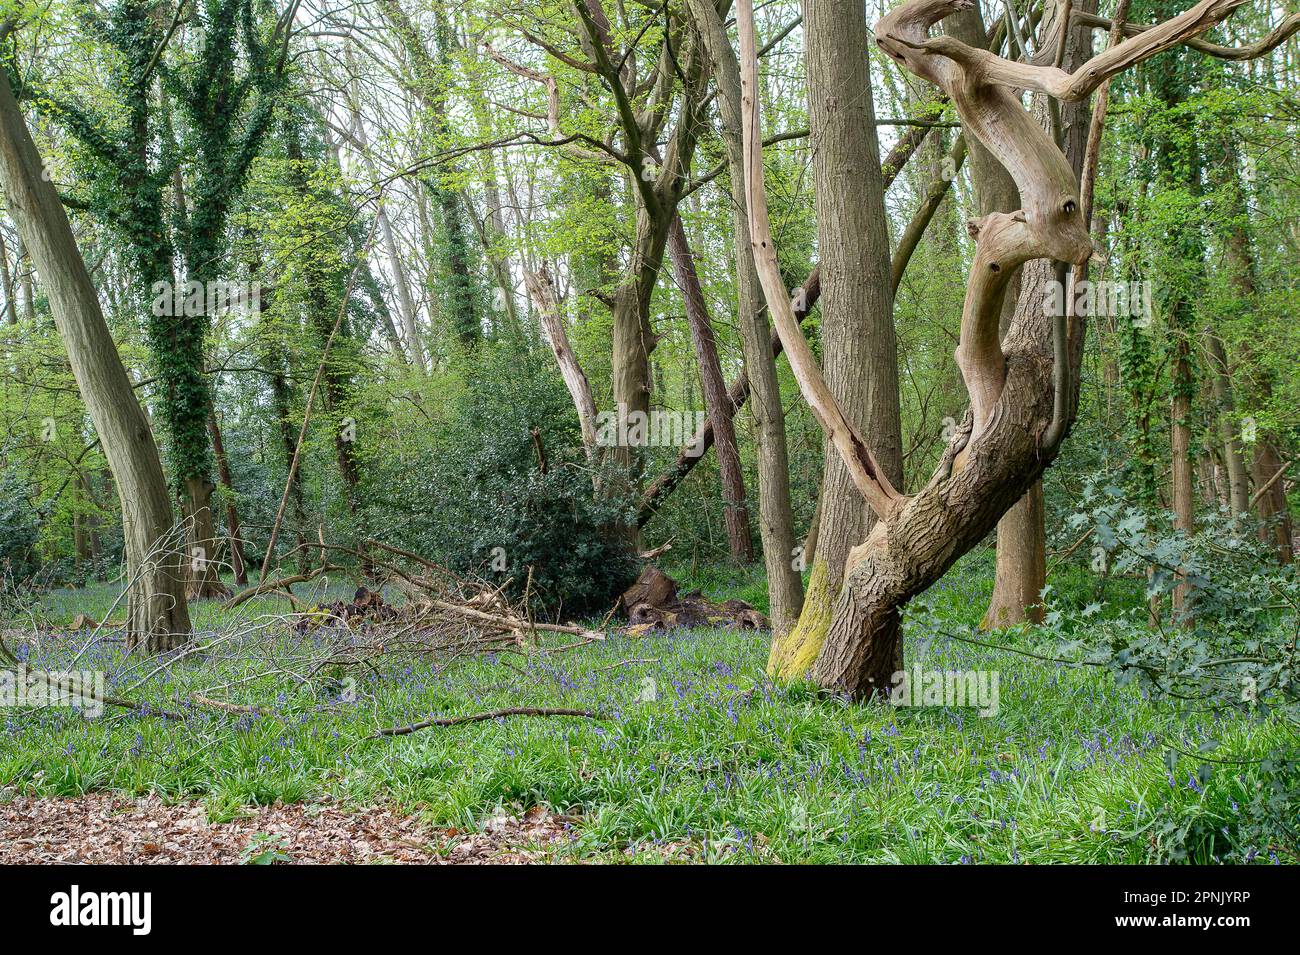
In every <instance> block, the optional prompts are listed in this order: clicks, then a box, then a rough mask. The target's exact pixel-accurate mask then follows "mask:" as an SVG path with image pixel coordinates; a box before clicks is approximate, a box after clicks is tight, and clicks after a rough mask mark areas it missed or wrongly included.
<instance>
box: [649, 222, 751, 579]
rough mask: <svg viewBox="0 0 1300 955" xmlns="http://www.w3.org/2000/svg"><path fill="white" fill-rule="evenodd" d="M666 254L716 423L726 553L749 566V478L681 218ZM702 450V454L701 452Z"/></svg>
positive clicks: (710, 413)
mask: <svg viewBox="0 0 1300 955" xmlns="http://www.w3.org/2000/svg"><path fill="white" fill-rule="evenodd" d="M668 253H669V255H670V256H671V258H672V262H673V271H674V272H675V273H676V275H677V284H678V285H679V286H680V287H681V292H682V298H683V300H684V301H685V302H686V321H687V323H688V324H689V325H690V329H691V341H692V343H693V344H694V345H695V355H696V358H697V359H698V361H699V366H700V386H701V388H702V389H703V391H704V404H705V408H706V409H707V412H708V416H709V420H710V421H711V422H713V440H714V444H715V446H716V447H717V451H718V474H719V477H720V478H721V481H722V503H723V507H724V508H725V521H726V528H727V549H728V551H729V552H730V554H731V559H732V560H734V561H736V563H738V564H748V563H750V562H751V561H753V559H754V544H753V540H752V538H751V537H750V534H749V508H748V506H747V505H746V503H745V478H744V474H743V473H742V472H741V469H740V450H739V448H738V447H737V445H736V429H735V427H734V425H733V423H732V419H731V415H732V407H731V401H730V399H729V398H728V396H727V384H726V382H725V381H724V380H723V378H722V364H721V363H720V362H719V360H718V343H717V340H716V339H715V338H714V336H713V325H712V323H711V322H710V321H709V311H708V306H707V305H706V304H705V301H704V290H703V289H702V288H700V278H699V276H698V275H697V274H696V272H695V259H694V257H693V256H692V255H691V248H690V245H689V244H688V243H687V240H686V229H685V228H684V227H683V225H682V218H681V216H680V215H674V216H673V221H672V225H670V226H669V232H668ZM700 451H701V453H703V449H700Z"/></svg>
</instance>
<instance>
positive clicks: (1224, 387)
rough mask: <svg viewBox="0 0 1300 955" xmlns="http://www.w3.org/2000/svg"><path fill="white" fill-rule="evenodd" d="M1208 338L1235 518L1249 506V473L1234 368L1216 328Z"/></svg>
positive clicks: (1217, 413)
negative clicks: (1235, 389)
mask: <svg viewBox="0 0 1300 955" xmlns="http://www.w3.org/2000/svg"><path fill="white" fill-rule="evenodd" d="M1205 340H1206V345H1207V346H1208V351H1209V354H1210V363H1211V366H1212V367H1211V368H1210V374H1211V382H1210V384H1211V387H1212V389H1213V395H1214V401H1215V404H1216V405H1217V406H1218V407H1217V408H1216V415H1215V419H1216V420H1217V421H1218V425H1219V441H1220V444H1221V447H1222V453H1223V465H1224V470H1225V471H1227V473H1228V508H1229V511H1230V512H1231V514H1232V516H1233V518H1238V517H1240V516H1241V515H1242V514H1245V513H1246V511H1247V510H1249V509H1250V477H1249V475H1248V474H1247V472H1246V457H1245V454H1244V453H1243V451H1242V446H1241V432H1240V431H1239V430H1238V429H1237V414H1236V402H1235V401H1234V400H1233V395H1232V371H1231V368H1230V367H1229V365H1228V355H1227V351H1226V350H1225V349H1224V347H1223V339H1222V338H1220V337H1219V336H1218V334H1216V333H1215V332H1214V330H1213V329H1206V333H1205Z"/></svg>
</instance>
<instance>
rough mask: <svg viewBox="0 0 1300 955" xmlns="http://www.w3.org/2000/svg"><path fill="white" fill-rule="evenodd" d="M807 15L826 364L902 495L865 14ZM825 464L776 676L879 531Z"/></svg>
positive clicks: (827, 455)
mask: <svg viewBox="0 0 1300 955" xmlns="http://www.w3.org/2000/svg"><path fill="white" fill-rule="evenodd" d="M803 11H804V23H803V29H804V47H805V58H806V61H807V69H808V117H809V126H810V128H811V131H812V146H813V172H814V177H815V187H816V189H815V191H816V200H817V202H816V205H817V247H818V252H819V254H820V261H819V265H820V267H821V281H822V355H823V358H822V367H823V369H824V372H825V378H826V384H827V385H828V386H829V388H830V392H831V395H832V397H833V398H834V400H835V401H836V402H837V403H838V405H839V406H840V408H842V409H843V411H844V413H845V415H846V416H847V418H848V420H849V422H850V423H851V424H852V425H853V426H854V427H856V428H857V429H858V430H859V431H860V432H862V433H864V434H869V435H870V436H871V447H872V451H874V452H875V455H876V458H877V460H878V461H879V463H880V466H881V468H882V469H883V471H884V474H885V476H886V477H887V478H888V480H889V481H890V482H891V483H892V484H893V485H894V486H896V487H901V486H902V484H903V439H902V423H901V417H900V411H899V396H898V344H897V340H896V338H895V334H894V321H893V294H892V287H893V286H892V282H891V278H890V274H891V268H890V256H889V232H888V226H887V223H888V219H887V218H886V215H885V200H884V181H883V177H882V175H881V170H880V147H879V143H878V142H877V138H876V115H875V107H874V104H873V102H872V97H871V74H870V69H869V59H868V58H867V57H865V56H863V55H862V53H861V51H863V50H865V49H867V48H868V45H869V44H868V36H869V34H868V31H867V22H866V11H865V8H864V7H862V6H860V5H857V4H846V3H836V2H833V0H805V2H804V4H803ZM850 90H852V91H853V93H852V95H849V94H848V92H847V91H850ZM823 455H824V466H823V476H822V489H821V502H820V508H821V526H820V530H819V531H818V535H817V555H816V559H815V560H814V562H813V566H812V577H811V579H810V581H809V594H808V597H807V600H806V601H805V605H804V609H803V613H802V614H801V615H800V619H799V624H798V626H797V627H795V628H794V630H793V631H791V633H790V635H789V638H788V639H787V640H786V641H784V643H783V646H782V647H781V649H780V650H779V651H778V650H776V649H775V648H774V650H773V660H772V662H770V663H769V671H770V672H773V673H777V672H781V671H782V668H783V666H784V663H783V661H785V660H788V659H791V658H797V657H798V656H799V655H800V648H801V647H803V646H807V645H809V644H810V643H812V642H820V640H821V637H822V635H824V634H825V632H826V629H827V627H828V626H829V625H830V618H829V616H828V614H827V609H828V608H829V606H830V605H831V604H833V603H834V598H835V595H836V594H837V593H839V590H840V587H841V585H842V583H843V581H844V571H845V565H846V561H847V559H848V555H849V551H850V550H851V549H852V548H853V547H855V546H856V545H858V544H860V543H861V542H862V541H864V540H866V538H867V535H868V533H869V532H870V530H871V527H872V525H873V524H874V523H875V520H874V515H873V514H872V513H871V510H870V508H868V506H867V504H866V502H865V501H864V500H863V498H862V495H861V493H860V492H859V491H858V490H857V489H856V487H855V486H854V482H853V479H852V477H851V476H850V475H849V471H848V469H847V468H846V466H845V464H844V462H843V461H842V460H841V459H840V456H839V453H838V452H837V451H836V449H835V447H834V446H833V445H832V443H831V442H830V441H829V440H827V441H826V442H825V446H824V451H823ZM822 565H824V566H825V571H824V572H823V571H822V570H821V567H822ZM814 587H826V588H828V594H827V595H826V596H825V597H822V596H821V595H817V594H814V593H813V588H814Z"/></svg>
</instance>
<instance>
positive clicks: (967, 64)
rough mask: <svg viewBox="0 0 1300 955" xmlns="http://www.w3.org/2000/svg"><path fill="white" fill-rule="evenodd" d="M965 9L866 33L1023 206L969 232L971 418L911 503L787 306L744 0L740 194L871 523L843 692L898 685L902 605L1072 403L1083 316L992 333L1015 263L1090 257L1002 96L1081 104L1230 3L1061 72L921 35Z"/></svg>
mask: <svg viewBox="0 0 1300 955" xmlns="http://www.w3.org/2000/svg"><path fill="white" fill-rule="evenodd" d="M969 2H970V0H905V2H904V3H903V4H902V5H900V6H899V7H897V8H896V9H894V10H893V11H892V12H891V13H890V14H889V15H887V16H886V17H885V18H884V19H882V20H881V21H880V22H879V23H878V24H877V26H876V43H877V45H878V46H879V47H880V48H881V49H882V50H883V51H884V52H885V53H887V54H888V55H889V56H891V57H892V58H894V59H895V60H896V61H898V62H899V63H900V64H902V65H903V66H905V67H906V68H907V69H908V70H909V71H911V72H912V73H914V74H916V75H917V76H920V77H922V78H923V79H925V80H927V81H929V82H931V83H933V84H935V85H937V86H939V87H940V88H942V89H943V90H944V91H945V92H946V93H947V94H948V95H949V96H950V97H951V98H952V100H953V102H954V103H955V104H956V106H957V111H958V114H959V115H960V117H961V120H962V125H963V128H964V132H965V133H966V134H967V135H968V136H972V137H974V138H975V139H978V140H979V141H980V142H982V143H983V144H984V145H985V146H986V147H988V148H989V150H990V151H991V152H993V154H994V155H995V156H996V157H997V159H998V161H999V162H1001V163H1002V164H1003V165H1004V166H1005V167H1006V168H1007V170H1008V172H1010V173H1011V175H1012V178H1013V179H1014V180H1015V182H1016V185H1017V187H1018V188H1019V190H1020V194H1021V199H1022V210H1021V211H1020V212H1017V213H1014V214H1010V215H1008V214H1005V213H993V214H990V215H987V216H983V217H981V218H979V219H976V220H974V221H972V222H971V223H970V224H969V225H968V228H969V230H970V232H971V235H972V237H974V238H975V240H976V253H975V258H974V262H973V264H972V268H971V275H970V280H969V283H968V286H967V296H966V302H965V305H964V306H963V309H962V325H961V339H960V345H959V346H958V349H957V364H958V367H959V368H960V370H961V372H962V377H963V379H964V381H965V383H966V388H967V391H968V393H969V395H970V399H971V408H970V413H969V414H968V415H967V418H966V421H965V422H963V427H962V428H961V429H959V432H958V434H956V435H954V438H955V440H954V442H953V443H952V444H950V445H949V447H948V449H947V451H946V452H945V454H944V457H943V459H942V461H941V463H940V466H939V468H938V469H937V470H936V472H935V474H934V475H933V476H932V477H931V478H930V480H929V482H928V483H927V484H926V486H925V487H924V488H923V489H922V490H921V491H919V492H918V493H916V494H914V495H910V496H909V495H905V494H902V493H900V492H899V491H898V490H897V489H896V488H895V486H894V484H893V482H892V481H891V480H890V479H889V478H888V476H887V475H886V474H885V471H884V468H883V466H882V465H881V464H880V462H879V460H878V459H877V458H876V456H875V454H874V453H873V452H872V449H871V447H870V446H869V445H868V443H867V442H866V440H865V439H864V438H863V436H862V435H861V434H860V433H858V431H857V430H856V428H855V427H854V425H853V423H852V422H851V420H850V419H849V417H848V416H847V415H846V413H845V412H844V410H843V409H842V408H840V407H839V406H838V404H837V403H836V401H835V398H834V396H833V395H832V393H831V390H830V388H829V386H828V385H827V383H826V380H825V378H824V377H823V376H822V374H821V370H820V368H818V367H817V363H816V360H815V359H814V358H813V354H812V350H811V348H810V347H809V346H808V343H807V341H806V340H805V339H804V338H803V335H802V333H801V332H800V330H799V326H798V323H797V322H796V321H795V319H794V315H793V311H792V309H791V307H790V303H789V302H788V301H786V300H785V295H786V291H785V289H784V287H783V283H782V279H781V273H780V267H779V266H778V264H777V256H776V248H775V244H774V240H773V236H772V229H771V223H770V220H769V218H768V213H767V199H766V194H765V191H764V186H763V164H762V151H761V143H762V123H761V119H760V112H759V99H758V96H757V86H758V57H757V51H756V43H755V38H754V16H753V4H752V0H740V3H739V10H738V17H737V22H738V26H739V33H740V45H741V60H742V63H743V74H742V76H743V83H744V86H743V102H744V110H745V123H744V129H745V157H746V160H745V191H746V198H747V205H748V209H749V215H750V228H751V233H752V241H753V249H754V257H755V262H756V264H757V266H758V271H759V277H760V279H761V280H762V283H763V292H764V295H765V296H766V298H767V302H768V307H769V309H771V311H772V314H773V317H774V319H775V320H776V326H777V329H778V330H779V332H780V334H781V338H782V341H784V342H785V345H786V353H787V355H789V357H790V365H791V368H792V370H793V371H794V373H795V377H796V379H797V380H798V382H799V387H800V391H801V392H802V394H803V396H804V398H805V400H806V401H807V402H808V404H809V406H810V409H811V410H812V412H813V414H814V415H815V417H816V418H817V421H818V423H819V424H820V425H821V427H822V429H823V430H824V431H825V432H826V434H827V435H829V436H830V438H831V439H832V441H833V442H834V444H835V447H836V449H837V450H838V451H839V453H840V456H841V458H842V460H843V461H844V463H845V465H846V467H847V469H848V470H849V472H850V476H851V477H852V479H853V482H854V486H855V487H857V488H858V490H859V492H860V493H861V494H862V496H863V497H864V498H865V499H866V501H867V503H868V504H869V505H870V507H871V509H872V510H873V511H874V512H875V514H876V516H877V517H878V518H879V520H878V521H877V523H876V525H875V527H874V528H873V529H872V532H871V535H870V537H869V538H868V539H867V541H866V542H865V543H864V544H863V545H862V546H861V547H859V548H855V550H854V552H853V553H852V554H851V555H850V557H849V560H848V561H847V566H848V567H849V568H850V569H849V571H848V575H847V577H846V580H845V585H844V587H843V589H842V590H841V592H840V596H839V600H838V602H837V603H836V606H835V610H834V612H833V616H832V622H831V626H830V628H829V630H828V633H827V635H826V639H825V642H824V644H823V645H822V646H821V647H819V648H817V650H816V652H815V653H814V654H812V655H813V656H815V658H816V663H815V665H814V668H813V676H814V679H815V680H816V682H817V683H818V684H820V685H821V686H822V687H823V688H826V689H828V690H831V691H834V692H838V693H844V694H846V695H848V696H851V697H864V696H868V695H871V694H874V693H877V692H883V691H885V690H886V689H887V688H888V687H889V686H890V685H891V684H892V678H893V675H894V673H895V672H896V670H897V668H898V664H899V663H900V661H901V644H900V640H899V612H900V610H901V608H902V606H903V605H904V604H905V603H906V602H907V600H909V599H910V598H911V597H912V596H914V595H915V594H917V593H919V592H921V591H922V590H924V589H925V588H926V587H928V586H930V584H932V583H933V582H934V581H935V580H937V579H938V578H939V577H940V576H941V575H942V574H943V572H944V571H945V570H946V569H947V568H948V567H950V566H952V564H953V563H954V562H955V561H956V560H957V559H958V558H959V557H960V556H961V555H962V554H963V553H965V552H966V551H967V550H969V549H970V548H971V547H974V546H975V545H976V544H977V543H978V542H979V541H980V540H981V539H982V538H983V537H984V535H985V534H987V533H988V532H989V531H990V530H992V528H993V527H994V525H995V524H996V523H997V521H998V520H999V519H1000V518H1001V517H1002V516H1003V514H1005V512H1006V511H1007V509H1008V508H1010V507H1011V505H1012V504H1013V503H1015V501H1016V500H1017V499H1019V498H1020V497H1021V496H1022V495H1023V494H1024V493H1025V492H1026V491H1027V490H1028V489H1029V487H1030V485H1032V484H1033V482H1034V481H1036V480H1037V479H1038V478H1039V477H1040V475H1041V474H1042V471H1043V469H1044V468H1045V467H1047V466H1048V465H1049V464H1050V463H1051V461H1052V460H1053V459H1054V457H1055V455H1056V454H1057V453H1058V451H1059V449H1060V446H1061V443H1062V441H1063V440H1064V439H1065V437H1066V435H1067V434H1068V432H1069V428H1070V425H1071V424H1072V422H1073V421H1074V418H1075V415H1076V413H1077V410H1078V400H1079V370H1080V367H1081V364H1082V357H1083V339H1084V330H1085V329H1084V325H1085V323H1084V317H1083V316H1075V317H1072V316H1070V315H1069V311H1068V310H1061V312H1062V314H1057V315H1053V316H1050V317H1049V316H1047V315H1044V314H1042V312H1043V310H1041V309H1040V310H1038V312H1037V314H1032V315H1030V316H1028V317H1026V318H1025V319H1024V320H1021V319H1020V317H1019V315H1018V316H1017V318H1016V319H1015V320H1013V322H1012V326H1011V328H1010V329H1009V330H1008V332H1007V334H1006V336H1005V337H1003V336H1001V335H1000V334H999V318H1000V313H1001V310H1002V303H1003V300H1004V296H1005V295H1006V293H1007V288H1008V285H1009V280H1010V279H1011V277H1012V276H1013V275H1014V273H1015V271H1016V270H1017V269H1018V268H1019V267H1020V266H1022V265H1023V264H1024V263H1026V262H1028V261H1031V260H1034V259H1042V258H1048V259H1052V260H1054V261H1055V262H1057V263H1059V265H1058V267H1057V268H1056V269H1055V271H1056V272H1057V274H1064V271H1065V269H1066V268H1068V266H1071V265H1072V266H1074V268H1075V269H1078V268H1080V267H1081V266H1082V265H1083V263H1085V262H1087V260H1088V259H1089V257H1090V256H1091V255H1092V240H1091V238H1090V236H1089V233H1088V228H1087V225H1086V223H1085V221H1084V215H1083V213H1082V211H1081V208H1080V196H1079V183H1078V179H1077V176H1076V175H1075V173H1074V170H1073V169H1071V168H1070V165H1069V163H1068V162H1067V161H1066V159H1065V156H1064V155H1063V154H1062V153H1061V151H1060V150H1059V149H1058V148H1057V146H1056V144H1055V143H1053V142H1052V140H1051V139H1050V138H1049V137H1048V136H1047V134H1046V133H1045V132H1044V131H1043V129H1042V127H1041V126H1040V125H1039V124H1038V123H1037V122H1036V121H1035V120H1034V118H1033V117H1032V116H1031V115H1030V114H1029V113H1028V112H1027V111H1026V110H1025V108H1024V106H1023V105H1022V103H1021V101H1020V100H1019V98H1018V96H1017V95H1016V94H1013V93H1012V92H1011V90H1012V89H1015V90H1017V91H1018V90H1021V89H1027V90H1031V91H1034V92H1041V93H1044V94H1048V95H1051V96H1053V97H1055V98H1057V99H1059V100H1061V101H1064V102H1074V101H1079V100H1082V99H1084V98H1086V97H1087V96H1088V95H1089V94H1090V93H1091V92H1092V91H1093V90H1095V89H1096V88H1097V86H1098V85H1100V84H1101V83H1104V82H1106V81H1107V80H1108V79H1109V78H1110V77H1111V76H1113V75H1115V74H1116V73H1119V72H1121V71H1123V70H1125V69H1128V68H1129V67H1131V66H1133V65H1134V64H1135V63H1137V62H1140V61H1142V60H1144V59H1147V58H1149V57H1151V56H1154V55H1156V54H1157V53H1159V52H1160V51H1161V50H1163V49H1167V48H1168V47H1169V46H1170V45H1171V44H1175V43H1178V42H1181V41H1182V40H1183V39H1185V38H1187V37H1190V36H1196V35H1199V34H1200V33H1203V32H1205V31H1206V30H1208V29H1210V28H1211V27H1213V26H1214V25H1215V24H1217V23H1218V22H1219V21H1221V20H1223V19H1224V18H1225V17H1227V16H1228V15H1229V14H1230V13H1231V12H1232V10H1233V9H1234V4H1233V3H1232V0H1201V2H1200V3H1198V4H1197V5H1196V6H1195V7H1193V8H1192V9H1190V10H1188V11H1186V12H1185V13H1183V14H1181V15H1179V16H1177V17H1174V18H1173V19H1171V20H1168V21H1166V22H1165V23H1162V24H1159V25H1157V26H1154V27H1152V28H1150V29H1149V30H1146V31H1144V32H1143V33H1142V34H1140V35H1139V36H1138V37H1135V38H1133V39H1132V40H1129V41H1126V42H1125V43H1123V44H1121V45H1120V46H1118V47H1116V48H1114V49H1112V50H1109V51H1107V52H1106V53H1104V54H1101V55H1099V56H1097V57H1094V58H1092V59H1091V60H1089V61H1088V62H1087V63H1085V64H1084V65H1082V66H1081V67H1080V68H1079V69H1078V70H1076V71H1075V72H1074V73H1073V74H1066V73H1064V72H1063V71H1061V70H1058V69H1054V68H1044V67H1037V66H1027V65H1024V64H1015V63H1011V62H1009V61H1007V60H1004V59H1002V58H1000V57H996V56H993V55H991V54H988V53H987V52H982V51H978V50H974V49H972V48H971V47H970V46H968V45H966V44H964V43H961V42H960V41H958V40H956V39H954V38H951V37H937V38H932V37H930V36H929V30H930V28H931V27H932V26H933V25H934V24H935V23H937V22H938V21H940V20H942V19H943V18H944V17H946V16H947V15H948V14H950V13H952V12H954V11H955V10H957V9H959V8H961V7H964V6H967V5H968V4H969ZM1045 45H1046V44H1045ZM803 656H808V654H803ZM787 675H798V674H797V673H795V674H787Z"/></svg>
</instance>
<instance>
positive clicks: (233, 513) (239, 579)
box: [208, 412, 248, 587]
mask: <svg viewBox="0 0 1300 955" xmlns="http://www.w3.org/2000/svg"><path fill="white" fill-rule="evenodd" d="M208 433H209V434H210V435H211V436H212V453H213V455H214V456H215V457H216V459H217V477H218V479H219V480H220V481H221V486H222V487H223V488H225V491H226V531H227V534H228V535H229V536H228V538H227V539H228V540H229V541H230V570H231V572H232V573H233V574H234V575H235V583H237V584H239V585H240V586H241V587H242V586H244V585H245V584H247V583H248V569H247V567H245V566H244V542H243V539H242V538H241V536H240V533H239V508H238V507H237V506H236V505H235V483H234V481H233V479H232V478H231V476H230V461H229V459H228V458H227V457H226V446H225V444H224V443H223V442H222V440H221V426H220V425H219V424H217V416H216V413H215V412H209V414H208Z"/></svg>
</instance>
